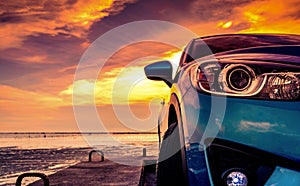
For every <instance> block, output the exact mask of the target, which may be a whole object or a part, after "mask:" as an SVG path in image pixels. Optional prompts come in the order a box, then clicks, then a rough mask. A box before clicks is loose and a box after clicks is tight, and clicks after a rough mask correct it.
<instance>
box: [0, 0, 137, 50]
mask: <svg viewBox="0 0 300 186" xmlns="http://www.w3.org/2000/svg"><path fill="white" fill-rule="evenodd" d="M132 2H134V0H126V1H121V2H119V1H116V0H105V1H99V0H78V1H76V3H75V4H68V3H69V2H68V1H52V2H51V3H50V4H49V3H46V2H44V1H40V2H35V3H31V4H30V3H27V2H26V1H20V2H11V3H9V2H5V3H4V2H2V3H1V2H0V5H1V6H0V7H2V8H0V12H2V14H3V15H7V18H6V19H12V20H13V19H18V20H20V21H18V22H14V21H11V22H4V23H1V24H2V25H1V27H0V39H1V45H0V50H1V49H6V48H12V47H21V46H22V43H23V41H24V40H25V39H26V37H28V36H37V35H39V34H49V35H57V34H59V33H63V34H67V35H71V36H75V37H83V36H85V35H86V33H87V31H88V30H89V28H90V27H91V25H92V24H93V23H94V22H95V21H99V20H101V19H102V18H104V17H106V16H108V15H109V14H110V13H114V14H116V13H119V12H121V11H122V10H123V9H124V7H125V4H126V3H132ZM22 4H23V6H22ZM24 7H25V8H24ZM4 18H5V17H4Z"/></svg>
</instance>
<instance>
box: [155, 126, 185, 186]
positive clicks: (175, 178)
mask: <svg viewBox="0 0 300 186" xmlns="http://www.w3.org/2000/svg"><path fill="white" fill-rule="evenodd" d="M157 185H158V186H168V185H180V186H182V185H184V176H183V168H182V158H181V147H180V140H179V130H178V125H177V122H175V123H173V124H171V125H170V126H169V128H168V130H167V131H166V132H165V135H164V138H163V141H162V144H161V148H160V152H159V158H158V165H157Z"/></svg>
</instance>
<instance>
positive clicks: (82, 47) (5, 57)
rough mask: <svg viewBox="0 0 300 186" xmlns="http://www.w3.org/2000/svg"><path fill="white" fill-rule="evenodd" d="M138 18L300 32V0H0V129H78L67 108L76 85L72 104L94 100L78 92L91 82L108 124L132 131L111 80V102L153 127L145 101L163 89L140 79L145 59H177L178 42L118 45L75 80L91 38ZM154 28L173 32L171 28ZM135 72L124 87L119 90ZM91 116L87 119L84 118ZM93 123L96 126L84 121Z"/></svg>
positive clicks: (209, 27) (202, 31) (223, 29)
mask: <svg viewBox="0 0 300 186" xmlns="http://www.w3.org/2000/svg"><path fill="white" fill-rule="evenodd" d="M141 20H162V21H168V22H171V23H176V24H178V25H181V26H183V27H186V28H188V29H190V30H191V31H193V32H194V33H196V34H197V35H199V36H207V35H215V34H225V33H293V34H299V31H300V3H299V0H286V1H282V0H269V1H268V0H266V1H264V0H254V1H253V0H239V1H238V0H236V1H234V0H224V1H219V0H212V1H205V0H190V1H183V0H110V1H109V0H34V1H32V0H12V1H6V0H0V25H1V26H0V39H1V44H0V53H1V55H0V66H1V68H0V91H1V94H0V132H8V131H9V132H16V131H23V132H25V131H35V132H44V131H75V132H77V131H79V129H78V126H77V124H76V120H75V117H74V113H73V103H72V94H73V88H74V87H79V90H81V91H82V92H80V94H81V95H82V102H80V103H76V104H77V105H79V106H80V107H82V108H84V107H86V106H88V105H90V104H93V103H91V102H89V101H88V100H86V99H84V98H85V96H86V94H89V92H90V91H93V87H95V98H94V99H95V103H94V104H95V105H96V108H97V112H98V114H99V117H100V118H101V120H102V122H103V125H104V126H105V128H106V129H107V130H109V131H131V130H132V129H131V128H130V127H128V126H123V125H122V124H121V123H120V121H118V119H117V118H116V117H115V116H114V112H113V108H112V94H113V90H114V86H115V85H116V79H117V81H118V82H119V87H117V88H115V89H117V90H118V91H117V92H114V93H115V94H116V96H115V97H116V98H115V99H114V101H113V104H115V105H118V106H119V107H118V108H121V110H122V109H123V108H124V109H125V108H126V106H127V105H128V104H129V105H130V108H131V111H132V113H134V114H135V115H136V116H137V117H138V118H140V120H139V121H132V123H133V125H136V126H137V127H135V128H139V127H138V126H139V125H143V126H149V127H145V129H146V130H148V129H151V128H154V126H155V124H156V120H155V119H154V118H152V119H149V120H147V119H146V118H147V117H149V116H150V115H151V111H150V110H149V102H151V103H152V105H154V107H155V105H156V107H155V108H157V105H159V102H160V101H161V99H163V98H164V97H165V96H166V95H167V93H168V88H167V86H165V85H164V84H163V83H161V82H151V81H148V80H145V77H144V76H143V66H145V65H146V64H149V63H150V62H151V61H153V60H159V59H162V58H168V59H171V60H176V59H178V57H179V55H178V52H179V51H180V49H178V48H174V47H173V46H170V45H166V44H162V43H155V42H140V43H135V44H132V45H129V46H124V47H123V48H120V49H119V50H118V51H116V52H115V53H114V55H113V56H111V58H110V59H109V60H108V63H107V64H108V65H106V66H105V67H104V68H103V69H102V71H101V73H100V74H99V76H98V77H97V80H96V81H95V83H93V82H91V81H89V80H80V81H74V75H75V72H76V68H77V66H78V64H79V61H80V59H81V58H82V56H83V54H84V52H85V51H86V50H87V49H88V47H89V46H90V45H91V44H92V43H93V42H94V41H95V40H96V39H97V38H99V37H100V36H102V35H103V34H104V33H106V32H108V31H110V30H112V29H113V28H116V27H118V26H121V25H123V24H126V23H130V22H133V21H141ZM160 34H161V37H164V36H165V35H168V36H174V37H176V35H175V34H174V33H172V32H171V31H170V30H166V31H165V33H163V32H162V33H160ZM172 34H173V35H172ZM112 42H114V40H113V39H112ZM182 47H184V46H182ZM153 56H155V57H153ZM129 63H130V64H131V65H130V66H128V64H129ZM141 77H143V78H142V79H141V80H140V81H138V82H137V84H136V86H135V87H134V88H133V89H132V90H131V91H130V94H128V93H127V92H126V91H125V93H124V92H123V91H122V90H124V89H126V87H128V86H131V85H132V83H133V82H135V81H136V80H137V79H138V78H141ZM154 98H158V99H155V100H153V99H154ZM83 110H84V109H83ZM83 112H84V111H83ZM124 113H125V112H124ZM92 120H93V118H89V119H87V120H86V122H87V125H89V124H88V123H89V122H91V123H93V122H94V121H92ZM91 130H92V131H95V128H93V127H91V128H89V127H86V128H85V131H91ZM103 130H104V129H102V128H99V130H98V131H103Z"/></svg>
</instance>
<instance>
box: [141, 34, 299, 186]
mask: <svg viewBox="0 0 300 186" xmlns="http://www.w3.org/2000/svg"><path fill="white" fill-rule="evenodd" d="M144 70H145V74H146V76H147V78H148V79H151V80H161V81H164V82H165V83H166V84H167V85H168V86H169V87H170V96H169V100H168V101H167V104H165V105H164V108H163V110H162V112H161V115H160V119H159V123H160V124H159V139H162V141H161V144H160V145H161V147H160V153H159V160H158V165H157V185H218V186H219V185H228V186H245V185H300V101H299V100H300V36H298V35H285V34H229V35H217V36H209V37H204V38H197V39H193V40H192V41H191V42H190V43H189V44H188V45H187V46H186V47H185V49H184V51H183V52H182V56H181V59H180V61H179V66H178V68H177V69H175V70H176V73H175V76H174V75H172V74H173V68H172V65H171V63H170V62H168V61H160V62H156V63H153V64H150V65H148V66H146V67H145V69H144Z"/></svg>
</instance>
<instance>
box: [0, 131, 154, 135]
mask: <svg viewBox="0 0 300 186" xmlns="http://www.w3.org/2000/svg"><path fill="white" fill-rule="evenodd" d="M1 134H78V135H79V134H88V135H90V134H157V132H0V135H1Z"/></svg>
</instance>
